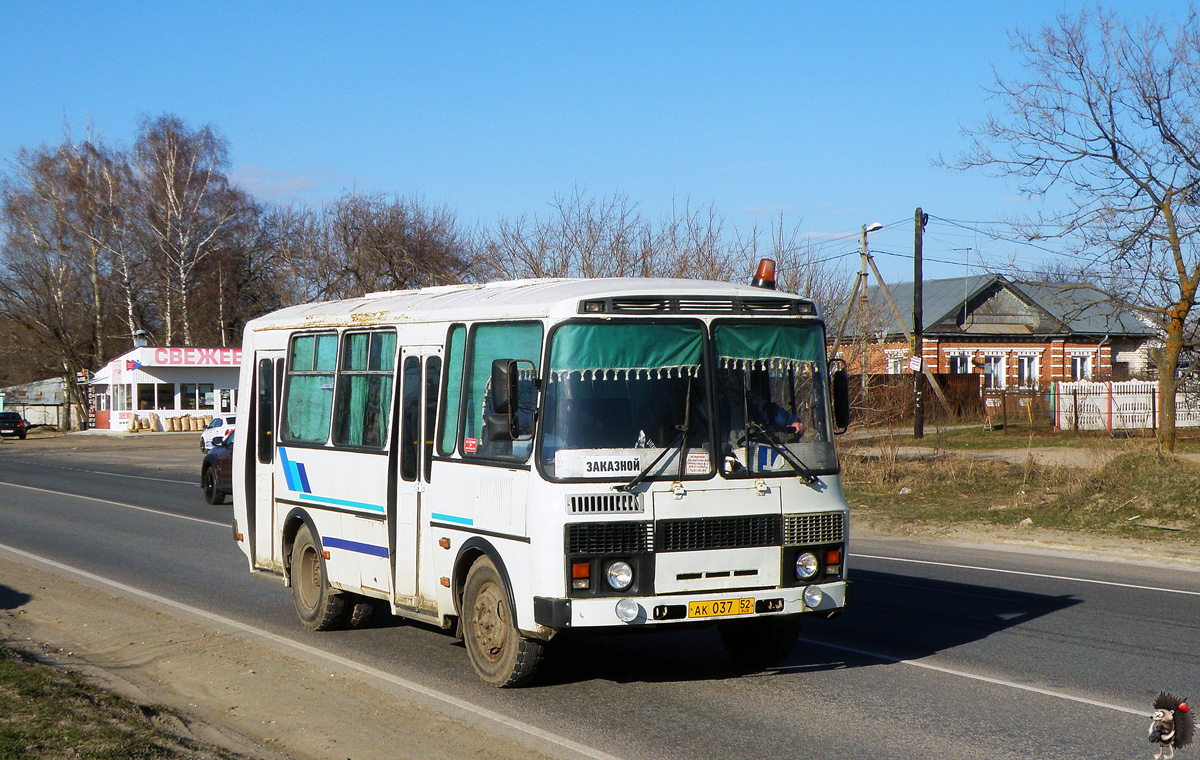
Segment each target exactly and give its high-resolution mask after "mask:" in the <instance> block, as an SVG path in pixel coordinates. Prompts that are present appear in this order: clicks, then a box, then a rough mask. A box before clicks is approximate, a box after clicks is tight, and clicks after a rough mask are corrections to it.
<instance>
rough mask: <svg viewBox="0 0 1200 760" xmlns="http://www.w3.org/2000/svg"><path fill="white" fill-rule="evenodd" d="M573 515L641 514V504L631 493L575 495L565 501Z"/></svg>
mask: <svg viewBox="0 0 1200 760" xmlns="http://www.w3.org/2000/svg"><path fill="white" fill-rule="evenodd" d="M567 511H568V512H569V513H571V514H573V515H611V514H623V513H629V512H641V511H642V502H641V500H640V499H639V498H638V497H637V495H636V494H632V493H598V494H575V495H574V496H571V497H570V498H568V499H567Z"/></svg>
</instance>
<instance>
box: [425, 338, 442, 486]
mask: <svg viewBox="0 0 1200 760" xmlns="http://www.w3.org/2000/svg"><path fill="white" fill-rule="evenodd" d="M441 379H442V360H441V359H440V358H439V357H437V356H431V357H429V358H428V359H426V360H425V482H426V483H428V482H429V476H430V474H431V472H432V466H433V438H434V436H435V435H436V434H437V416H438V390H439V389H440V387H441Z"/></svg>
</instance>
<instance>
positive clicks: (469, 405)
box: [463, 322, 542, 462]
mask: <svg viewBox="0 0 1200 760" xmlns="http://www.w3.org/2000/svg"><path fill="white" fill-rule="evenodd" d="M469 343H470V345H469V353H470V360H469V361H468V362H467V364H468V366H467V374H468V377H467V382H466V384H465V391H464V392H465V393H466V403H465V405H464V410H465V411H464V415H465V419H464V425H463V454H464V455H465V456H468V457H469V456H480V457H491V458H497V459H509V460H512V459H515V460H518V461H521V462H524V461H525V460H527V459H528V458H529V454H530V452H531V451H532V450H533V442H532V440H524V441H489V440H488V439H487V437H486V435H487V433H486V430H485V427H484V424H483V421H484V419H485V418H486V415H487V414H488V413H489V412H491V398H490V397H491V393H490V386H491V379H492V361H493V360H495V359H525V360H527V361H530V362H533V366H534V367H540V366H541V356H542V324H541V323H540V322H506V323H494V324H482V325H476V326H475V328H474V329H473V330H472V331H471V338H470V341H469ZM520 414H521V415H522V420H521V423H522V425H521V428H522V429H524V430H530V429H532V423H533V409H532V408H531V409H524V408H523V409H521V410H520Z"/></svg>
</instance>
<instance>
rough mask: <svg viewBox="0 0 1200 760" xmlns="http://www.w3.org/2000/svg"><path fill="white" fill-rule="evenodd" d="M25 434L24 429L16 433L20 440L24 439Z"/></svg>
mask: <svg viewBox="0 0 1200 760" xmlns="http://www.w3.org/2000/svg"><path fill="white" fill-rule="evenodd" d="M25 435H26V433H25V431H24V430H22V431H21V432H19V433H17V436H18V437H19V438H20V439H21V440H22V441H23V440H25Z"/></svg>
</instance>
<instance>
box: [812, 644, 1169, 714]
mask: <svg viewBox="0 0 1200 760" xmlns="http://www.w3.org/2000/svg"><path fill="white" fill-rule="evenodd" d="M797 641H799V642H800V643H802V644H811V645H813V646H819V647H827V648H829V649H836V650H838V651H841V652H850V653H851V654H857V655H862V656H863V657H870V658H871V659H873V660H881V661H883V662H891V663H896V664H899V665H912V666H913V667H917V668H924V669H925V670H932V671H935V672H938V673H945V674H946V675H951V676H958V677H959V678H968V679H970V680H972V681H982V682H984V683H990V684H993V685H996V686H1007V687H1008V688H1010V689H1019V690H1020V691H1028V692H1032V693H1034V694H1043V695H1045V696H1047V697H1056V698H1058V699H1065V700H1068V701H1070V702H1079V703H1080V704H1085V705H1091V706H1092V707H1103V708H1104V709H1106V710H1114V711H1116V712H1122V713H1128V714H1129V715H1142V716H1148V715H1149V713H1147V712H1146V711H1145V710H1135V709H1133V708H1131V707H1122V706H1121V705H1112V704H1109V703H1107V702H1100V701H1097V700H1095V699H1088V698H1086V697H1076V696H1072V695H1070V694H1063V693H1062V692H1058V691H1050V690H1049V689H1039V688H1037V687H1036V686H1027V685H1025V684H1020V683H1014V682H1012V681H1005V680H1004V679H1002V678H992V677H991V676H981V675H979V674H977V673H968V672H966V671H965V670H955V669H954V668H946V667H942V666H941V665H934V664H932V663H929V662H922V661H920V660H900V659H897V658H895V657H892V656H890V655H886V654H880V653H878V652H871V651H868V650H866V649H858V648H856V647H848V646H843V645H841V644H830V643H829V642H828V641H817V640H816V639H807V638H804V637H800V638H799V639H797Z"/></svg>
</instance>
